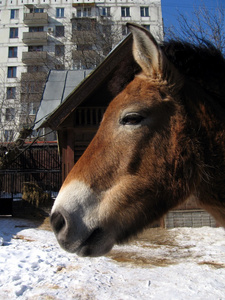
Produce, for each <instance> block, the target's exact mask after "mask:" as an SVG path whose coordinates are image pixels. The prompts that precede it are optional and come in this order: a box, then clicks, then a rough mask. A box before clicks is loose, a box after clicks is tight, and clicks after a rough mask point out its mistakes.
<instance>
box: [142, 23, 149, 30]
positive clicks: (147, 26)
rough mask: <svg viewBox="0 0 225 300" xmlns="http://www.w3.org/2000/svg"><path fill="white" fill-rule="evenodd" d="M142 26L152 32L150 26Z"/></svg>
mask: <svg viewBox="0 0 225 300" xmlns="http://www.w3.org/2000/svg"><path fill="white" fill-rule="evenodd" d="M142 26H143V27H144V28H145V29H147V30H148V31H150V25H146V24H142Z"/></svg>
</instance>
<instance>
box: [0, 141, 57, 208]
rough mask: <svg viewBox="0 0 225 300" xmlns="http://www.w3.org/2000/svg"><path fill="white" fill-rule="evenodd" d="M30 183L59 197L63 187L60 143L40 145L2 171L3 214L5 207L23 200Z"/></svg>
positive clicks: (29, 148) (0, 172)
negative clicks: (27, 184)
mask: <svg viewBox="0 0 225 300" xmlns="http://www.w3.org/2000/svg"><path fill="white" fill-rule="evenodd" d="M26 183H35V184H36V185H37V186H38V187H40V188H41V189H42V190H43V191H44V192H48V193H49V194H50V195H51V197H52V198H54V197H55V196H56V195H57V193H58V191H59V189H60V186H61V184H62V168H61V161H60V157H59V154H58V147H57V144H46V143H45V144H36V145H34V146H31V147H28V148H27V149H26V148H25V149H24V151H21V154H20V155H19V156H18V157H17V159H16V160H15V161H14V162H13V164H12V165H11V166H10V167H9V169H7V170H0V210H1V211H2V210H3V211H4V207H5V206H8V205H9V206H10V203H11V202H12V201H13V200H19V199H22V193H23V187H24V185H25V184H26ZM6 199H8V202H7V200H6ZM7 210H9V208H8V209H7Z"/></svg>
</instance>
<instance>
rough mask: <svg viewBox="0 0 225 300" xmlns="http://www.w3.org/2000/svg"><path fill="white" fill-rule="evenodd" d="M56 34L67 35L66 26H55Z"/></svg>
mask: <svg viewBox="0 0 225 300" xmlns="http://www.w3.org/2000/svg"><path fill="white" fill-rule="evenodd" d="M55 36H56V37H64V36H65V26H63V25H60V26H55Z"/></svg>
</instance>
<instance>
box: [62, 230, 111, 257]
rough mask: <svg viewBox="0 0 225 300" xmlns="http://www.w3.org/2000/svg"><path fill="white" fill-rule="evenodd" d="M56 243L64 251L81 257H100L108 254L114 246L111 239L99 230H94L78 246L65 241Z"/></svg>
mask: <svg viewBox="0 0 225 300" xmlns="http://www.w3.org/2000/svg"><path fill="white" fill-rule="evenodd" d="M58 242H59V244H60V246H61V247H62V248H63V249H64V250H65V251H67V252H70V253H76V254H77V255H78V256H81V257H97V256H102V255H104V254H106V253H108V252H109V251H110V250H111V249H112V247H113V246H114V244H115V240H114V239H113V237H112V236H111V235H110V234H108V233H106V232H104V230H103V229H101V228H96V229H94V230H93V231H92V232H91V233H90V235H89V236H88V237H87V238H86V239H85V240H84V241H83V242H81V243H80V245H77V243H74V244H73V243H70V242H68V241H65V240H64V241H59V240H58Z"/></svg>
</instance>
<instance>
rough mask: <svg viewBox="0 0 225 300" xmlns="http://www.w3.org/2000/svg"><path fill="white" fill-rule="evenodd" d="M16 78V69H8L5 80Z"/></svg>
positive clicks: (13, 67)
mask: <svg viewBox="0 0 225 300" xmlns="http://www.w3.org/2000/svg"><path fill="white" fill-rule="evenodd" d="M16 77H17V67H15V66H12V67H8V72H7V78H16Z"/></svg>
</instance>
